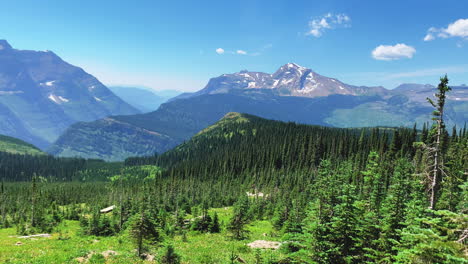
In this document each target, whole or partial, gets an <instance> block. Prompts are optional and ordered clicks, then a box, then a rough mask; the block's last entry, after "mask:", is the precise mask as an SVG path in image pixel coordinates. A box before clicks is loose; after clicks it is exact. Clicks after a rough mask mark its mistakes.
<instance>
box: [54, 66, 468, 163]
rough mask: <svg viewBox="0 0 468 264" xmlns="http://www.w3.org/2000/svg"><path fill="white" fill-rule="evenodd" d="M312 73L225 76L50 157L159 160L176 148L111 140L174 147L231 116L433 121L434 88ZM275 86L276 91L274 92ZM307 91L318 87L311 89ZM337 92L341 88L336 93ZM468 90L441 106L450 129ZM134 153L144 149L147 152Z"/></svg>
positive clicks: (66, 143) (343, 122)
mask: <svg viewBox="0 0 468 264" xmlns="http://www.w3.org/2000/svg"><path fill="white" fill-rule="evenodd" d="M288 65H292V66H288ZM311 72H312V71H311V70H309V69H306V68H304V67H300V66H297V65H296V66H294V65H293V64H287V65H285V66H283V67H281V68H280V69H279V70H278V71H277V72H276V73H275V74H273V75H270V74H266V73H256V72H247V71H242V72H239V73H234V74H225V75H222V76H220V77H216V78H213V79H211V80H210V81H209V82H208V84H207V86H206V87H205V88H204V89H202V90H200V91H199V92H196V93H193V94H182V95H180V96H178V97H176V98H174V99H172V100H170V101H169V102H167V103H165V104H162V105H161V106H160V107H159V108H158V110H156V111H154V112H150V113H146V114H139V115H127V116H114V117H111V118H112V119H114V120H117V121H119V122H121V123H122V124H125V125H124V126H125V127H122V128H119V127H117V126H115V125H113V128H114V129H115V130H112V129H111V128H110V127H109V126H108V123H106V122H102V120H101V121H96V122H94V123H90V124H86V123H81V124H78V125H76V126H73V128H72V129H70V130H68V131H66V132H65V133H64V134H63V135H62V136H61V137H60V138H59V139H58V141H57V142H56V143H55V144H54V145H53V147H52V148H51V149H50V151H49V152H50V153H52V154H54V155H59V156H70V155H71V154H73V155H76V154H79V155H80V156H82V157H96V156H95V153H99V152H100V150H99V148H101V147H103V148H104V149H112V151H108V152H102V153H101V154H100V156H99V158H102V159H106V160H115V159H116V158H115V157H119V158H120V157H125V155H126V156H127V157H128V156H133V155H153V154H154V152H157V153H163V152H165V151H167V150H168V149H169V148H170V147H172V146H173V145H171V146H170V147H169V148H168V147H165V146H169V145H166V144H164V142H160V141H154V144H153V145H155V146H158V147H155V148H153V149H148V152H146V153H142V152H141V151H140V152H138V153H137V152H133V155H132V151H131V150H129V149H128V148H124V147H122V148H120V149H119V148H115V147H113V146H118V145H120V146H124V145H125V144H121V143H120V142H122V141H129V140H131V139H132V138H131V137H125V136H123V137H119V138H118V139H115V138H117V137H116V135H117V134H119V133H120V132H119V131H120V130H129V129H131V130H133V131H134V132H133V133H134V134H136V133H137V132H136V131H138V130H141V129H145V130H147V131H152V132H156V133H159V134H161V135H164V136H165V137H168V138H170V139H171V140H172V141H173V142H175V143H176V144H179V143H181V142H183V141H184V140H187V139H189V138H190V137H191V136H193V135H195V134H196V133H197V132H198V131H200V130H201V129H203V128H205V127H206V126H209V125H211V124H213V123H215V122H216V121H218V120H219V119H220V118H222V117H223V116H224V115H225V114H227V113H228V112H241V113H248V114H253V115H257V116H260V117H263V118H268V119H275V120H281V121H292V122H298V123H303V124H314V125H324V126H334V127H373V126H392V127H399V126H405V127H412V126H413V125H414V123H416V124H417V126H418V129H422V126H423V124H424V123H425V122H427V120H429V119H430V112H431V108H430V106H429V105H428V104H427V103H426V102H425V98H426V97H427V96H431V94H432V93H433V92H434V89H435V87H433V86H431V85H417V84H406V85H402V86H400V87H398V88H397V89H395V90H386V89H384V88H381V87H380V88H379V87H359V86H352V85H345V84H343V83H342V82H339V81H338V80H336V79H333V78H328V77H325V76H321V75H317V74H316V73H313V72H312V75H313V76H314V79H313V80H314V81H315V82H312V79H310V80H308V81H305V80H306V79H307V78H306V77H307V76H308V74H310V73H311ZM303 77H304V78H305V79H304V78H303ZM272 78H273V79H272ZM275 78H277V79H275ZM278 78H279V79H278ZM257 79H258V80H257ZM302 79H304V80H302ZM277 80H278V84H277V85H276V86H275V87H273V86H271V85H273V84H274V83H276V81H277ZM280 80H281V81H280ZM301 80H302V81H301ZM249 83H255V86H254V84H251V85H250V86H249ZM312 86H313V87H315V88H314V89H312V88H313V87H312ZM340 86H342V87H343V88H346V89H340ZM304 89H305V90H306V91H309V90H310V93H301V92H300V91H303V90H304ZM312 90H313V91H312ZM466 90H467V88H466V87H464V86H460V87H452V92H451V93H450V94H449V95H448V97H447V104H446V123H447V125H449V126H453V125H457V126H458V127H461V126H463V125H464V123H465V122H466V120H467V118H468V116H467V113H468V108H467V107H468V98H467V96H466ZM87 126H92V127H95V129H96V130H97V131H100V133H99V135H97V137H100V138H101V139H100V140H99V141H101V142H102V141H104V139H106V144H108V145H107V146H98V145H96V144H93V141H88V140H85V139H86V138H89V137H90V134H89V133H88V132H87V130H86V129H85V127H87ZM71 134H73V135H74V136H73V137H72V136H71ZM93 136H96V135H93ZM78 137H80V138H82V139H83V140H82V142H83V144H80V145H78V144H76V142H75V141H74V140H70V139H71V138H78ZM117 141H119V142H117ZM139 148H141V149H144V146H143V145H141V146H139ZM83 149H84V151H83ZM150 151H151V152H150Z"/></svg>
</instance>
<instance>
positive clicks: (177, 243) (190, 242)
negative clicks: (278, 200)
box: [0, 208, 284, 264]
mask: <svg viewBox="0 0 468 264" xmlns="http://www.w3.org/2000/svg"><path fill="white" fill-rule="evenodd" d="M215 211H216V212H217V213H218V216H219V219H220V222H221V223H222V226H223V231H222V233H220V234H209V233H208V234H201V233H198V232H193V231H191V232H189V233H188V235H187V242H184V241H183V239H182V237H181V236H175V237H174V239H171V238H166V239H165V243H167V242H169V243H171V242H172V244H173V245H174V247H175V250H176V252H177V253H178V254H179V255H181V256H182V263H228V257H229V255H230V253H231V252H232V251H234V252H235V253H236V254H238V255H239V256H240V257H241V258H243V259H244V260H246V261H247V263H253V261H254V257H255V250H252V249H250V248H248V247H247V246H246V244H248V243H250V242H252V241H255V240H273V241H279V238H275V237H270V235H274V230H273V228H272V226H271V224H270V222H268V221H254V222H253V223H252V224H251V225H249V227H248V229H249V230H250V232H251V233H250V236H249V238H248V239H246V240H243V241H234V240H231V239H230V238H229V237H228V236H229V235H228V233H227V232H226V231H225V227H224V226H225V224H226V223H227V222H228V220H229V218H230V216H231V213H232V209H231V208H216V209H212V210H210V213H211V214H213V213H214V212H215ZM61 230H62V234H61V235H60V234H59V233H54V234H53V235H52V237H50V238H38V239H34V240H33V239H20V238H18V237H17V235H16V230H15V229H14V228H8V229H0V263H41V264H42V263H44V264H46V263H47V264H52V263H77V261H76V258H78V257H82V256H86V255H87V254H88V253H89V252H91V251H94V252H97V253H100V252H103V251H106V250H114V251H116V252H117V253H118V254H119V255H117V256H113V257H110V258H108V259H107V260H106V261H104V260H103V259H98V258H97V256H96V257H94V258H92V260H93V261H90V262H89V263H146V262H144V261H141V260H140V259H138V258H137V257H136V256H135V252H134V248H135V247H134V246H133V245H132V243H131V242H130V239H129V238H128V235H127V234H126V232H123V234H121V235H119V236H114V237H94V236H82V235H80V234H79V233H78V232H79V223H78V222H77V221H66V222H65V223H63V224H62V226H61ZM264 233H266V234H268V237H265V236H264V235H263V234H264ZM60 236H62V237H65V238H67V239H60ZM17 242H22V243H23V244H22V245H19V246H17V245H15V244H16V243H17ZM151 251H152V253H153V254H154V255H156V258H157V259H159V256H161V255H162V254H163V252H164V248H163V247H162V246H160V247H157V248H152V249H151ZM280 256H282V253H281V251H272V250H265V251H262V257H263V258H264V259H269V258H270V257H271V258H274V259H276V258H277V257H280ZM282 257H284V256H282Z"/></svg>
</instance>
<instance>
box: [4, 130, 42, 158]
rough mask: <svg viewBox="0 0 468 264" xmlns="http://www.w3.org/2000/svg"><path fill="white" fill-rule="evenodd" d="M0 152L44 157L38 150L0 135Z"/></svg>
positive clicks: (20, 141) (18, 140) (15, 139)
mask: <svg viewBox="0 0 468 264" xmlns="http://www.w3.org/2000/svg"><path fill="white" fill-rule="evenodd" d="M0 151H2V152H8V153H13V154H30V155H45V153H44V152H42V151H41V150H40V149H38V148H37V147H35V146H34V145H32V144H29V143H26V142H24V141H22V140H20V139H17V138H13V137H9V136H3V135H0Z"/></svg>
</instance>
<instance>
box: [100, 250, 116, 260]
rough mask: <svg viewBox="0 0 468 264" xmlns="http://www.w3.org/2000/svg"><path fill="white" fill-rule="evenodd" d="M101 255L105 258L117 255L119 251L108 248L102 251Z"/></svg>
mask: <svg viewBox="0 0 468 264" xmlns="http://www.w3.org/2000/svg"><path fill="white" fill-rule="evenodd" d="M101 255H103V256H104V258H105V259H107V258H109V257H112V256H117V255H119V253H117V252H115V251H114V250H106V251H104V252H102V253H101Z"/></svg>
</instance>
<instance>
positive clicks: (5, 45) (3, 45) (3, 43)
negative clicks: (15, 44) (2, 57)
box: [0, 39, 12, 51]
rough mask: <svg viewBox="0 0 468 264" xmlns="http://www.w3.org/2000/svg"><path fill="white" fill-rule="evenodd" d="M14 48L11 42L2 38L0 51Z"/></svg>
mask: <svg viewBox="0 0 468 264" xmlns="http://www.w3.org/2000/svg"><path fill="white" fill-rule="evenodd" d="M10 49H12V47H11V45H10V43H8V41H6V40H4V39H0V51H2V50H10Z"/></svg>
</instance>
